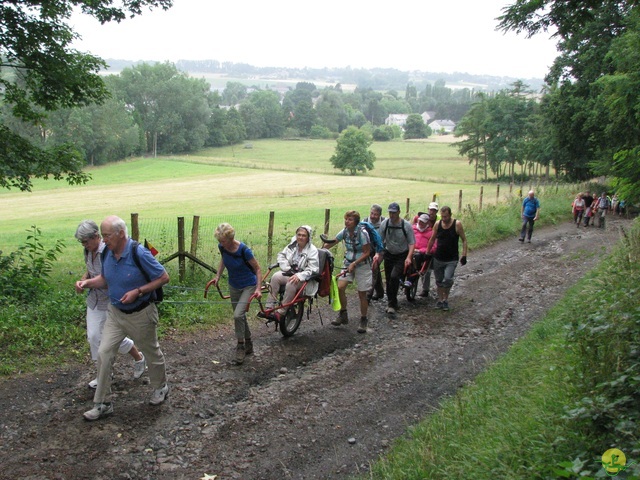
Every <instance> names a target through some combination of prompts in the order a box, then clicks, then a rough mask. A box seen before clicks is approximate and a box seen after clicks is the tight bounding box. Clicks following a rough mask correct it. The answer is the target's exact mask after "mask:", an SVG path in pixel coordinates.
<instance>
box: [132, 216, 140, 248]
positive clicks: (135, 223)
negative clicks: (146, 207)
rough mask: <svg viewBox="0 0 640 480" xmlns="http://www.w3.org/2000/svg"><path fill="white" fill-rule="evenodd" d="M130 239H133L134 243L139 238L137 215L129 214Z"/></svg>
mask: <svg viewBox="0 0 640 480" xmlns="http://www.w3.org/2000/svg"><path fill="white" fill-rule="evenodd" d="M131 238H133V239H134V240H135V241H136V242H137V241H138V239H139V238H140V225H139V224H138V214H137V213H132V214H131Z"/></svg>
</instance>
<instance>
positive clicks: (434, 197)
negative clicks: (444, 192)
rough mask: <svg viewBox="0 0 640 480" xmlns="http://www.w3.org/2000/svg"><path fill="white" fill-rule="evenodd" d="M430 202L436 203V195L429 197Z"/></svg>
mask: <svg viewBox="0 0 640 480" xmlns="http://www.w3.org/2000/svg"><path fill="white" fill-rule="evenodd" d="M431 201H432V202H435V201H436V194H435V193H434V194H433V196H432V197H431Z"/></svg>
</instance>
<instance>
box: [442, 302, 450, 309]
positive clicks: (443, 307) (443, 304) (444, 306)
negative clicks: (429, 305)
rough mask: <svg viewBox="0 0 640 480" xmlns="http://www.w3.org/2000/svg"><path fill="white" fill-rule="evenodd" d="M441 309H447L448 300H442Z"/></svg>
mask: <svg viewBox="0 0 640 480" xmlns="http://www.w3.org/2000/svg"><path fill="white" fill-rule="evenodd" d="M442 310H443V311H445V312H446V311H447V310H449V302H447V301H446V300H445V301H444V302H442Z"/></svg>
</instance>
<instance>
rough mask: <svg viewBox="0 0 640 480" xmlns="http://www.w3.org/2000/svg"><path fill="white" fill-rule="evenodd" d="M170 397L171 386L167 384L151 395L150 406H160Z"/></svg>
mask: <svg viewBox="0 0 640 480" xmlns="http://www.w3.org/2000/svg"><path fill="white" fill-rule="evenodd" d="M168 396H169V385H167V384H166V383H165V384H164V386H162V387H160V388H156V389H155V390H154V391H153V394H151V398H150V399H149V405H160V404H161V403H162V402H164V401H165V399H166V398H167V397H168Z"/></svg>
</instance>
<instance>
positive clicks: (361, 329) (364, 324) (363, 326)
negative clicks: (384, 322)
mask: <svg viewBox="0 0 640 480" xmlns="http://www.w3.org/2000/svg"><path fill="white" fill-rule="evenodd" d="M367 323H369V320H367V317H360V326H359V327H358V333H367Z"/></svg>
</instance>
